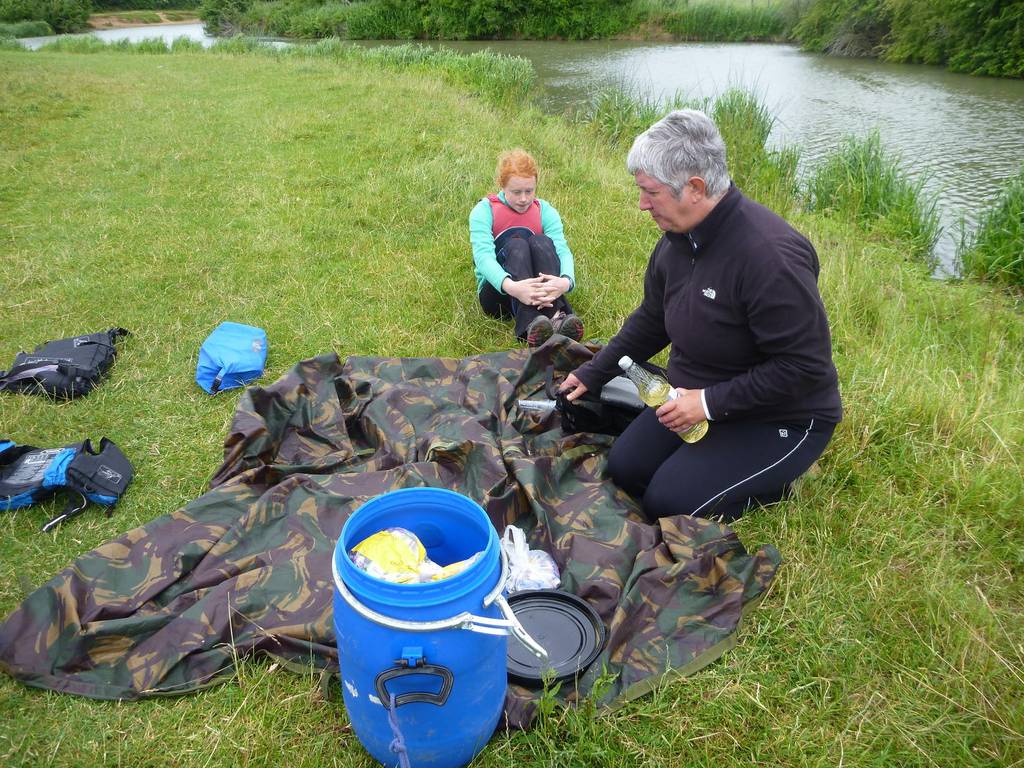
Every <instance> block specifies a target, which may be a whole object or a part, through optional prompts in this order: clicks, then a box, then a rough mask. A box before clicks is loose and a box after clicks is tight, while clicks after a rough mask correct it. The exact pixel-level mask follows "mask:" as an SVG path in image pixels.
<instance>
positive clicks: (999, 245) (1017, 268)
mask: <svg viewBox="0 0 1024 768" xmlns="http://www.w3.org/2000/svg"><path fill="white" fill-rule="evenodd" d="M957 255H958V256H959V259H960V264H961V267H962V269H963V272H964V274H966V275H972V276H974V277H978V278H981V279H983V280H991V281H992V282H995V283H999V284H1002V285H1007V286H1014V287H1016V288H1024V168H1021V170H1020V172H1018V174H1017V176H1016V177H1015V178H1013V179H1011V180H1010V182H1009V183H1008V184H1007V186H1006V189H1005V190H1004V191H1003V194H1002V195H1001V196H1000V198H999V200H998V201H997V202H996V205H995V207H994V208H992V209H991V210H989V212H988V213H987V214H986V215H985V216H984V217H983V218H982V220H981V222H980V223H979V224H978V229H977V231H976V232H975V233H974V235H973V236H972V237H969V238H968V237H966V236H963V237H962V238H961V243H960V249H959V251H958V254H957Z"/></svg>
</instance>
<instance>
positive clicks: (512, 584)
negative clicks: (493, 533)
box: [501, 525, 561, 594]
mask: <svg viewBox="0 0 1024 768" xmlns="http://www.w3.org/2000/svg"><path fill="white" fill-rule="evenodd" d="M501 548H502V549H503V550H504V551H505V555H506V556H507V557H508V572H509V573H508V581H507V582H506V583H505V589H506V590H507V591H508V593H509V594H512V593H514V592H522V591H523V590H525V589H555V588H556V587H557V586H558V585H559V584H561V576H560V574H559V573H558V566H557V565H556V564H555V561H554V560H553V559H552V557H551V555H549V554H548V553H547V552H545V551H544V550H541V549H530V546H529V544H527V543H526V534H525V533H523V531H522V529H521V528H517V527H516V526H514V525H510V526H508V527H506V528H505V535H504V537H503V538H502V541H501Z"/></svg>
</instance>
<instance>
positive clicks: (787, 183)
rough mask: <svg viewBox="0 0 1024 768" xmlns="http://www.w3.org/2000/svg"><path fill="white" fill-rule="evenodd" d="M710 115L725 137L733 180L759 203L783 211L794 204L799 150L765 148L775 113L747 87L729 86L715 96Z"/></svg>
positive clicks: (785, 211) (782, 212)
mask: <svg viewBox="0 0 1024 768" xmlns="http://www.w3.org/2000/svg"><path fill="white" fill-rule="evenodd" d="M711 117H712V119H714V121H715V123H716V124H717V125H718V128H719V130H720V131H721V132H722V138H724V139H725V144H726V148H727V150H728V154H727V158H728V164H729V173H730V174H731V175H732V178H733V181H735V182H736V184H737V186H739V187H740V188H741V189H743V190H745V191H746V192H747V193H748V194H751V195H753V196H754V197H755V198H756V199H757V200H758V201H759V202H761V203H762V204H764V205H767V206H768V207H769V208H771V209H772V210H774V211H776V212H777V213H781V214H786V213H787V212H788V211H789V210H790V209H791V208H792V207H793V205H794V204H795V203H796V196H797V183H796V169H797V164H798V162H799V159H800V153H799V151H798V150H797V149H796V148H795V147H785V148H782V149H778V150H772V149H769V148H768V137H769V135H770V134H771V131H772V128H773V127H774V125H775V116H774V115H773V114H772V113H771V112H770V111H769V110H768V107H767V106H765V104H764V101H763V100H761V98H759V97H758V96H757V95H756V94H754V93H752V92H750V91H748V90H744V89H740V88H730V89H728V90H727V91H725V92H724V93H722V94H721V95H719V96H718V98H717V99H715V103H714V107H713V108H712V110H711Z"/></svg>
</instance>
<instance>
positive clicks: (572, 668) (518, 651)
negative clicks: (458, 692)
mask: <svg viewBox="0 0 1024 768" xmlns="http://www.w3.org/2000/svg"><path fill="white" fill-rule="evenodd" d="M508 604H509V605H510V606H511V608H512V612H513V613H514V614H515V615H516V618H517V619H519V622H520V623H521V624H522V625H523V628H524V629H525V630H526V631H527V633H528V634H529V635H530V636H531V637H533V639H534V640H536V641H537V642H538V643H540V644H541V645H542V646H544V649H545V650H546V651H547V652H548V659H547V661H542V660H540V659H538V658H537V657H536V656H534V655H533V654H532V653H531V652H530V651H529V650H528V649H527V648H526V647H524V646H523V644H522V643H517V642H510V643H509V644H508V677H509V680H511V681H512V682H514V683H519V684H520V685H525V686H527V687H530V688H536V687H540V686H541V685H542V684H543V682H544V676H545V674H547V675H549V676H550V680H551V681H552V682H560V681H563V680H572V679H573V678H575V677H576V676H577V675H579V674H581V673H583V672H584V671H586V669H587V667H589V666H590V665H591V663H593V661H594V659H596V658H597V656H598V654H599V653H601V649H602V648H603V647H604V640H605V629H604V622H602V621H601V617H600V616H598V615H597V611H595V610H594V609H593V608H591V607H590V604H589V603H587V601H586V600H583V599H581V598H579V597H577V596H576V595H574V594H572V593H570V592H565V591H563V590H559V589H531V590H525V591H523V592H516V593H514V594H512V595H510V596H509V598H508Z"/></svg>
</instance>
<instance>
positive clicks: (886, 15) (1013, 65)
mask: <svg viewBox="0 0 1024 768" xmlns="http://www.w3.org/2000/svg"><path fill="white" fill-rule="evenodd" d="M794 35H795V36H796V37H797V39H798V40H799V41H800V43H801V44H802V45H803V46H804V47H805V48H808V49H811V50H817V51H824V52H828V53H836V54H840V55H853V56H881V57H882V58H885V59H887V60H889V61H912V62H922V63H925V64H940V65H946V66H948V67H949V68H950V69H952V70H954V71H956V72H968V73H970V74H977V75H994V76H1001V77H1024V0H1013V1H1011V2H1006V1H1005V0H972V2H964V0H816V2H814V3H812V5H811V6H810V7H809V8H808V10H807V12H806V13H805V14H804V15H803V16H802V17H801V18H800V20H799V22H798V23H797V25H796V27H795V28H794Z"/></svg>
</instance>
